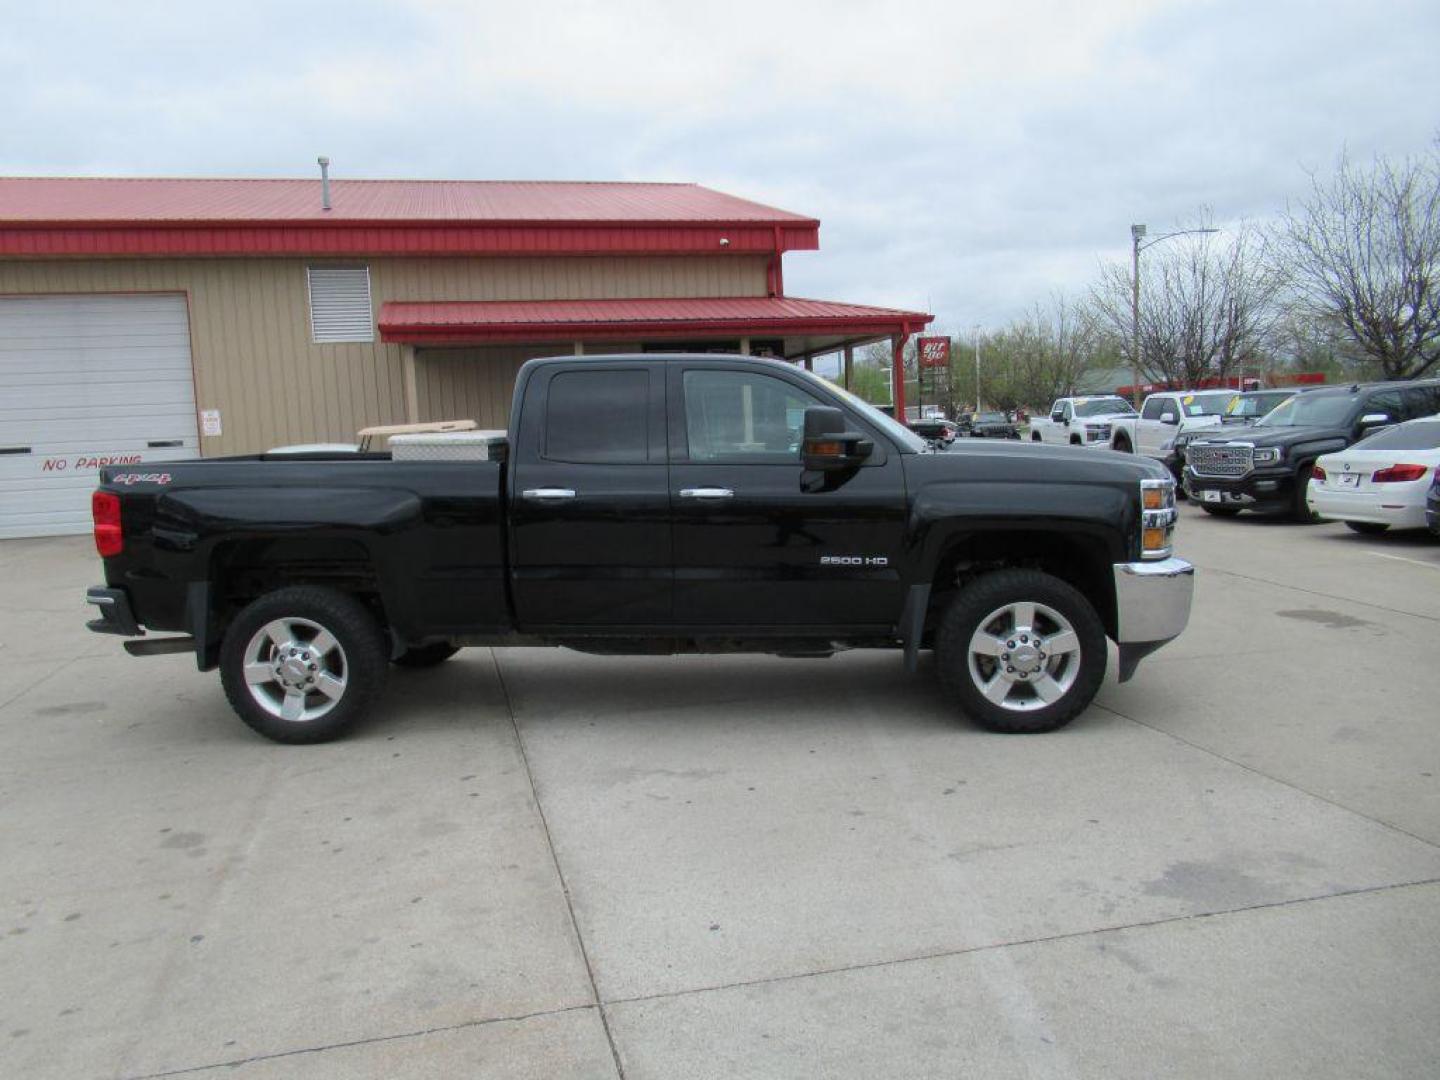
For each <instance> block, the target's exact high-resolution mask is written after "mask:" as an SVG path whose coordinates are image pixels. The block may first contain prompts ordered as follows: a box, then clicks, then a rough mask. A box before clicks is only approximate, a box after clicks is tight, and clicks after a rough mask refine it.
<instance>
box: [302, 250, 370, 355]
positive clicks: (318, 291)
mask: <svg viewBox="0 0 1440 1080" xmlns="http://www.w3.org/2000/svg"><path fill="white" fill-rule="evenodd" d="M305 276H306V279H307V281H308V283H309V289H310V340H311V341H313V342H315V343H316V344H317V345H323V344H327V343H331V342H340V341H374V340H375V317H374V315H373V313H372V311H371V306H370V268H369V267H368V266H311V267H309V268H307V269H306V271H305Z"/></svg>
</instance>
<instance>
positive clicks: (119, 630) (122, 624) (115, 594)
mask: <svg viewBox="0 0 1440 1080" xmlns="http://www.w3.org/2000/svg"><path fill="white" fill-rule="evenodd" d="M85 602H86V603H87V604H91V605H93V606H95V607H97V608H99V609H100V618H98V619H92V620H91V621H89V622H87V623H86V624H85V626H86V627H87V628H88V629H90V630H93V631H94V632H95V633H97V634H120V635H121V636H122V637H143V636H144V634H145V631H144V630H141V629H140V624H139V623H137V622H136V621H135V613H134V612H133V611H131V610H130V597H129V596H127V595H126V594H125V590H124V589H106V588H102V587H99V586H96V587H94V588H90V589H86V590H85Z"/></svg>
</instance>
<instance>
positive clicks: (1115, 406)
mask: <svg viewBox="0 0 1440 1080" xmlns="http://www.w3.org/2000/svg"><path fill="white" fill-rule="evenodd" d="M1117 420H1119V421H1124V420H1128V421H1131V422H1133V421H1134V420H1135V409H1134V408H1133V407H1132V406H1131V404H1130V403H1129V402H1128V401H1126V400H1125V399H1124V398H1122V397H1117V396H1115V395H1114V394H1105V395H1101V396H1099V397H1063V398H1057V399H1056V400H1055V404H1053V405H1051V406H1050V417H1049V419H1045V418H1042V417H1036V418H1035V419H1033V420H1031V421H1030V438H1031V440H1032V441H1034V442H1044V443H1058V444H1060V445H1062V446H1063V445H1066V444H1069V445H1070V446H1103V447H1106V448H1108V447H1109V446H1110V445H1111V440H1112V438H1113V435H1114V430H1115V423H1116V421H1117Z"/></svg>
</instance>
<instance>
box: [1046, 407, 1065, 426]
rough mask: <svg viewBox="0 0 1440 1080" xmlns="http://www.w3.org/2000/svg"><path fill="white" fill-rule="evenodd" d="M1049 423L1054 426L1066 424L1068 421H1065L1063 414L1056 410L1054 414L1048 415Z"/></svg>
mask: <svg viewBox="0 0 1440 1080" xmlns="http://www.w3.org/2000/svg"><path fill="white" fill-rule="evenodd" d="M1050 422H1051V423H1054V424H1063V423H1068V421H1067V420H1066V419H1065V414H1064V413H1063V412H1060V411H1059V410H1056V411H1055V412H1052V413H1051V414H1050Z"/></svg>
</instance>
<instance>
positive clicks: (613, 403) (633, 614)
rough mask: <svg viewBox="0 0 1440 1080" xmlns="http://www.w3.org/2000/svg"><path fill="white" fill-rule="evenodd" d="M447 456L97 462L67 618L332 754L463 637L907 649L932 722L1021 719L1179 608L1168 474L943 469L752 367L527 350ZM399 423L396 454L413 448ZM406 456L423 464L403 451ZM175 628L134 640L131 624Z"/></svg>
mask: <svg viewBox="0 0 1440 1080" xmlns="http://www.w3.org/2000/svg"><path fill="white" fill-rule="evenodd" d="M510 415H511V423H510V427H509V430H508V431H507V432H505V433H504V434H503V436H500V435H491V436H484V435H482V433H469V434H466V433H459V434H453V435H445V436H436V437H435V438H436V439H437V440H439V441H441V442H443V443H444V446H441V447H433V448H431V449H432V450H434V451H435V452H436V453H448V452H451V451H454V450H455V449H456V447H459V448H460V449H459V451H458V452H461V453H464V452H466V451H465V447H466V445H468V441H469V440H472V439H473V440H474V447H475V450H476V452H477V454H476V457H477V459H475V460H404V458H405V456H406V451H403V450H402V448H401V447H400V446H399V443H400V442H403V441H404V440H403V439H401V440H396V441H392V444H391V445H392V450H391V452H388V453H369V452H350V453H324V452H320V453H315V454H304V453H300V454H281V455H273V454H260V455H252V456H247V457H232V458H218V459H211V460H204V461H192V462H180V463H174V462H167V463H166V464H165V465H163V466H144V467H120V468H109V469H105V470H103V471H102V473H101V483H100V486H99V489H98V490H97V491H96V492H95V495H94V518H95V541H96V547H97V549H98V551H99V553H100V555H101V557H102V558H103V562H104V574H105V585H104V586H103V587H97V588H92V589H91V590H90V591H89V594H88V597H87V599H88V601H89V603H91V604H93V605H95V606H96V607H97V608H98V609H99V614H100V617H99V618H98V619H95V620H94V621H93V622H91V623H90V624H89V626H90V628H91V629H93V630H96V631H99V632H102V633H113V634H121V635H125V636H128V637H131V638H133V640H130V641H127V642H126V643H125V646H126V648H127V651H129V652H131V653H132V654H137V655H147V654H154V653H182V652H183V653H192V654H193V655H194V657H195V660H196V663H197V665H198V666H199V668H200V669H201V670H211V669H214V668H217V667H218V668H219V672H220V681H221V684H222V686H223V688H224V691H225V694H226V696H227V697H228V699H229V701H230V704H231V705H232V706H233V708H234V709H235V711H236V712H237V713H238V714H239V715H240V717H241V719H243V720H244V721H245V723H247V724H249V725H250V726H251V727H252V728H254V729H255V730H256V731H258V732H260V733H261V734H263V735H266V736H268V737H270V738H272V739H275V740H278V741H281V742H316V741H320V740H323V739H328V738H331V737H334V736H336V735H338V734H339V733H341V732H342V731H344V730H345V729H346V728H347V727H349V726H350V725H352V724H353V723H354V722H355V721H357V720H358V719H359V718H360V717H361V716H362V715H364V714H365V713H366V711H367V710H369V709H370V707H371V706H372V705H373V704H374V703H375V702H376V699H377V698H378V696H379V695H380V693H381V688H382V685H383V683H384V681H385V676H386V671H387V667H388V665H389V664H392V663H393V664H398V665H402V666H407V667H422V668H423V667H429V666H432V665H435V664H438V663H440V662H442V661H444V660H445V659H447V658H448V657H450V656H451V655H453V654H454V653H455V652H456V650H458V649H459V648H461V647H464V646H490V647H499V646H537V645H550V646H565V647H568V648H571V649H577V650H581V651H584V652H592V653H602V654H650V655H658V654H675V653H722V652H724V653H730V652H756V653H771V654H776V655H780V656H789V657H828V656H831V655H833V654H834V653H836V652H838V651H840V650H843V649H852V648H881V649H895V650H897V651H899V652H900V653H902V655H903V657H904V661H905V664H906V666H907V668H908V669H909V670H912V671H913V670H914V669H915V667H916V665H917V657H918V653H919V652H920V650H922V649H929V650H933V651H934V655H935V667H936V669H937V671H938V674H939V679H940V683H941V685H942V687H943V689H944V691H945V693H946V694H947V695H948V697H949V699H950V700H951V701H952V702H953V704H954V705H955V706H956V707H958V709H959V710H960V711H961V712H963V713H965V714H967V715H969V716H970V717H972V718H973V719H974V720H976V721H978V722H979V723H980V724H982V725H984V726H986V727H989V728H991V729H994V730H998V731H1003V732H1040V731H1049V730H1052V729H1055V728H1058V727H1060V726H1061V725H1063V724H1065V723H1068V722H1069V721H1070V720H1071V719H1072V718H1073V717H1074V716H1075V715H1076V714H1078V713H1079V712H1080V711H1081V710H1083V709H1084V708H1085V707H1086V705H1088V704H1089V702H1090V700H1091V699H1092V698H1093V697H1094V695H1095V693H1096V690H1097V689H1098V688H1099V686H1100V683H1101V680H1102V679H1103V677H1104V674H1105V670H1106V664H1107V660H1108V645H1107V643H1106V639H1107V638H1109V639H1110V640H1112V641H1114V642H1115V643H1116V644H1117V646H1118V661H1119V677H1120V678H1121V679H1122V680H1124V679H1128V678H1130V676H1131V675H1132V674H1133V673H1134V671H1135V667H1136V665H1137V664H1138V663H1139V661H1140V660H1141V658H1143V657H1144V656H1145V655H1147V654H1148V653H1150V652H1152V651H1153V650H1155V649H1157V648H1159V647H1160V646H1162V645H1163V644H1165V643H1166V642H1167V641H1170V640H1171V639H1173V638H1174V637H1175V636H1176V635H1177V634H1179V633H1180V632H1181V630H1182V629H1183V628H1184V626H1185V624H1186V621H1187V619H1188V617H1189V611H1190V601H1191V594H1192V589H1193V583H1194V577H1193V574H1194V571H1193V569H1192V567H1191V566H1190V565H1189V564H1188V563H1186V562H1185V561H1183V560H1181V559H1178V558H1175V557H1173V556H1172V554H1171V537H1172V531H1173V529H1174V526H1175V520H1176V512H1175V492H1174V483H1173V481H1172V480H1171V479H1170V477H1169V476H1167V475H1166V473H1165V470H1164V469H1163V468H1162V467H1161V466H1159V465H1158V464H1156V463H1154V462H1150V461H1145V460H1143V459H1137V458H1135V457H1132V456H1127V455H1122V454H1113V453H1110V452H1108V451H1097V452H1096V453H1095V454H1093V455H1090V454H1086V455H1079V454H1074V453H1071V452H1069V451H1066V450H1057V449H1052V448H1048V447H1038V446H1031V445H1027V444H1023V443H1022V444H1016V443H1014V442H1007V441H1003V440H996V441H989V440H979V439H977V440H965V441H963V442H961V443H958V444H957V445H956V446H955V447H954V448H952V449H951V450H950V451H949V452H946V453H936V452H933V451H932V450H930V449H929V448H928V447H927V446H926V444H925V441H924V440H923V439H922V438H920V437H919V436H917V435H915V434H914V433H913V432H911V431H909V430H907V429H906V428H905V427H904V426H903V425H901V424H899V423H897V422H896V421H894V420H892V419H891V418H890V417H888V416H886V415H885V414H883V413H881V412H880V411H878V410H876V409H874V408H873V407H871V406H869V405H867V404H865V403H864V402H862V401H860V400H859V399H858V398H855V397H853V396H851V395H849V394H848V393H846V392H845V391H843V390H841V389H840V388H838V387H836V386H834V385H833V384H831V383H829V382H826V381H825V380H823V379H820V378H818V377H815V376H813V375H810V374H808V373H806V372H805V371H802V370H798V369H796V368H793V367H791V366H789V365H787V364H784V363H780V362H777V361H767V360H759V359H751V358H745V357H725V356H713V355H704V356H691V355H656V354H644V355H629V356H625V355H621V356H603V357H593V358H583V357H573V356H567V357H560V358H554V359H542V360H532V361H530V362H528V363H527V364H525V365H524V367H523V368H522V369H521V370H520V372H519V375H518V377H517V380H516V384H515V391H514V401H513V405H512V409H511V414H510ZM412 438H421V437H419V436H415V437H412ZM427 452H428V451H427ZM155 631H159V632H172V634H173V635H174V636H168V637H159V638H156V637H153V636H150V634H151V632H155Z"/></svg>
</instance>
